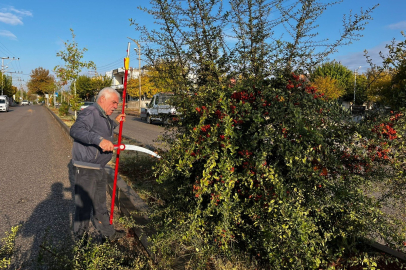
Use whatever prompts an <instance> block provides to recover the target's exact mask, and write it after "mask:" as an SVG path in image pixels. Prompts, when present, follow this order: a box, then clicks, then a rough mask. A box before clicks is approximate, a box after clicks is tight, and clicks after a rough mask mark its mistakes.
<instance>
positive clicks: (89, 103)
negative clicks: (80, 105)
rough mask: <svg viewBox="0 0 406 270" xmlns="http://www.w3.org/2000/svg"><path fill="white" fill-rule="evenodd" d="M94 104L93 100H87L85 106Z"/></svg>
mask: <svg viewBox="0 0 406 270" xmlns="http://www.w3.org/2000/svg"><path fill="white" fill-rule="evenodd" d="M92 104H93V102H85V104H84V106H89V105H92Z"/></svg>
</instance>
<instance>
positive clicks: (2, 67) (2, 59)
mask: <svg viewBox="0 0 406 270" xmlns="http://www.w3.org/2000/svg"><path fill="white" fill-rule="evenodd" d="M5 59H9V60H10V61H13V60H20V58H15V57H13V58H11V59H10V57H9V56H7V57H1V95H3V90H4V89H3V88H4V86H3V85H4V83H3V81H4V60H5ZM6 68H7V67H6Z"/></svg>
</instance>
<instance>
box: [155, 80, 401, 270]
mask: <svg viewBox="0 0 406 270" xmlns="http://www.w3.org/2000/svg"><path fill="white" fill-rule="evenodd" d="M275 85H278V87H277V88H275ZM280 85H284V86H283V87H280ZM199 90H201V91H200V92H197V94H196V95H184V96H182V97H181V96H179V100H178V101H177V104H178V105H177V106H178V107H179V108H180V109H179V110H180V111H181V113H182V119H180V120H179V126H178V127H177V130H178V133H177V137H176V139H175V140H172V147H171V149H170V150H169V151H168V152H167V153H166V154H165V157H164V158H163V159H162V160H161V161H160V163H159V166H158V168H157V175H158V176H159V181H160V182H161V183H163V184H165V185H166V186H167V188H168V193H169V194H170V195H168V197H167V198H165V199H166V205H165V207H166V211H165V216H164V217H163V216H160V220H161V224H163V227H162V228H161V230H162V232H166V231H167V230H171V231H172V233H173V231H176V232H177V233H178V234H179V238H178V239H182V240H179V241H182V242H184V243H186V244H187V245H193V246H195V247H196V249H197V250H199V251H200V253H199V254H204V253H205V252H206V253H207V254H216V253H221V252H224V253H239V254H241V253H243V254H249V255H250V256H252V257H255V258H256V259H257V260H259V261H262V262H266V263H268V264H270V265H273V266H275V269H277V268H278V267H279V268H284V267H287V268H288V269H301V268H306V269H313V268H317V267H321V268H323V267H324V268H325V267H327V265H328V264H329V263H330V262H334V261H336V260H337V259H338V258H340V257H341V256H343V255H344V254H345V253H346V252H352V251H353V250H352V247H354V246H355V244H356V242H357V240H358V239H360V238H362V237H365V236H368V235H371V234H372V233H374V234H376V235H381V236H382V237H385V239H390V240H392V242H397V241H398V240H399V239H398V238H396V234H395V233H392V229H388V228H393V226H392V225H393V224H394V222H395V221H394V220H393V219H387V218H385V217H384V216H383V214H382V212H381V208H380V206H381V203H382V202H383V199H384V196H379V199H381V201H377V199H376V198H375V197H374V196H372V195H371V194H372V191H371V189H370V188H373V187H377V186H379V185H381V184H383V183H384V181H386V180H387V179H388V176H394V175H398V176H400V175H399V174H398V173H397V171H398V169H399V168H396V166H400V165H399V164H398V165H395V164H397V163H396V161H395V160H396V159H397V155H399V154H400V153H398V154H395V151H394V150H393V148H392V147H393V142H394V141H399V142H400V139H399V136H398V133H397V132H396V126H397V122H398V121H400V120H403V115H401V114H394V115H392V116H391V118H390V120H388V121H389V122H386V123H383V122H382V123H383V124H378V123H377V122H376V121H371V120H370V119H367V120H366V121H365V123H362V124H357V123H355V122H354V121H352V120H351V116H350V115H349V114H348V113H347V112H346V111H344V110H343V109H342V107H341V106H340V105H338V104H337V102H335V101H330V100H327V99H326V98H324V95H323V94H322V93H320V92H318V91H317V89H315V88H314V87H311V86H309V85H307V83H306V82H305V81H303V80H301V79H300V78H299V76H297V75H295V74H293V75H292V76H290V77H289V78H286V79H285V80H278V81H277V82H276V83H274V82H272V81H271V82H263V83H262V84H258V83H255V84H254V83H251V82H249V81H245V82H242V83H241V84H237V85H235V86H234V87H233V88H230V87H229V88H222V87H218V88H213V89H204V91H203V89H199ZM395 118H396V119H395ZM172 139H173V138H172ZM399 179H400V177H399ZM388 224H389V225H388ZM383 228H387V229H383ZM276 266H277V267H276Z"/></svg>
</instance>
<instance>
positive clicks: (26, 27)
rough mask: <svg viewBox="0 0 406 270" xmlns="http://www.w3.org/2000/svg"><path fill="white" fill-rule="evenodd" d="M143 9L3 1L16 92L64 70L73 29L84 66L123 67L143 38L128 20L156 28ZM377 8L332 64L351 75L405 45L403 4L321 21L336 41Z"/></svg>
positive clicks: (4, 36)
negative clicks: (36, 77)
mask: <svg viewBox="0 0 406 270" xmlns="http://www.w3.org/2000/svg"><path fill="white" fill-rule="evenodd" d="M292 1H293V0H292ZM141 3H143V5H144V4H146V3H147V2H146V1H103V0H101V1H93V0H88V1H77V0H71V1H45V0H2V1H1V3H0V57H10V58H13V57H15V58H20V60H19V61H10V60H8V59H5V60H4V61H3V63H4V66H8V68H7V69H6V71H8V72H22V74H16V73H9V74H11V75H12V76H13V82H14V85H16V86H18V84H17V83H16V81H17V77H18V76H19V77H20V78H21V79H22V80H24V81H23V82H22V83H23V84H25V83H26V82H27V81H28V80H29V74H30V72H31V70H33V69H35V68H37V67H43V68H45V69H48V70H50V71H52V70H53V68H54V67H55V66H56V65H63V64H64V63H63V61H62V60H61V59H60V58H58V57H56V53H57V52H59V51H61V50H64V49H65V47H64V42H65V41H67V40H71V39H72V38H71V33H70V30H69V29H70V28H72V29H73V30H74V31H75V34H76V42H77V43H78V45H79V47H80V48H84V47H86V48H87V49H88V51H87V52H86V53H85V54H84V58H83V60H85V61H89V60H92V61H94V62H95V63H96V66H97V71H98V72H99V73H101V74H104V72H106V71H109V70H112V69H115V68H118V67H122V66H123V58H124V57H125V56H126V49H127V43H128V42H129V41H130V40H129V39H128V38H127V37H130V38H133V39H138V37H139V33H137V32H136V31H135V30H134V27H132V26H130V22H129V19H130V18H133V19H136V20H137V21H138V22H140V23H141V24H146V25H149V26H150V27H153V19H152V18H151V17H150V16H149V15H147V14H146V13H144V12H142V11H140V10H138V9H137V6H139V5H140V4H141ZM378 3H379V4H380V6H379V7H378V8H377V9H375V11H374V12H373V14H372V16H373V18H374V19H373V20H372V21H371V22H370V23H369V24H368V25H367V26H366V30H365V31H363V32H362V34H363V35H364V37H363V38H361V40H359V41H356V42H354V44H352V45H349V46H346V47H341V48H339V52H338V53H336V54H334V55H333V56H332V57H330V58H331V59H336V60H339V61H341V63H343V64H344V65H346V66H347V67H348V68H350V69H352V70H353V69H354V68H358V67H359V66H362V68H361V71H365V70H366V68H367V67H368V66H367V63H366V62H365V57H364V56H363V54H364V53H363V51H364V50H365V49H366V50H368V51H369V52H370V54H371V56H372V57H373V58H374V59H376V61H379V58H378V53H379V51H381V50H384V47H385V44H387V43H389V42H390V41H391V40H392V39H393V38H395V39H397V40H402V36H401V34H400V31H402V30H403V31H405V32H406V15H405V14H406V1H405V0H344V2H343V3H342V4H340V5H336V6H334V7H333V8H332V9H330V10H327V11H326V12H325V13H324V14H323V15H322V18H321V20H320V22H319V24H320V28H319V33H320V36H319V38H320V39H321V38H324V37H328V38H332V39H335V38H337V36H338V35H339V33H340V32H339V31H340V29H341V27H340V26H341V21H342V14H344V13H348V12H349V11H350V10H353V12H358V11H359V10H360V9H361V8H364V9H366V8H368V7H372V6H373V5H375V4H378ZM403 40H404V39H403ZM134 46H135V44H134V43H131V55H130V66H132V67H138V58H137V55H136V53H135V51H134Z"/></svg>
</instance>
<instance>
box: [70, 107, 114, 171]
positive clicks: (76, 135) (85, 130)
mask: <svg viewBox="0 0 406 270" xmlns="http://www.w3.org/2000/svg"><path fill="white" fill-rule="evenodd" d="M117 126H118V124H117V122H116V121H113V120H111V119H110V118H109V117H108V116H107V115H106V114H105V112H104V111H103V109H102V108H101V107H100V106H99V104H97V103H94V104H93V105H91V106H89V107H87V108H85V109H84V110H83V111H81V112H80V114H79V115H78V118H77V119H76V122H75V123H74V124H73V126H72V127H71V128H70V136H71V137H72V138H73V139H74V142H73V148H72V162H73V165H75V166H77V167H83V168H89V169H101V168H103V167H104V166H106V164H107V163H108V162H109V161H110V159H111V157H112V154H113V152H103V150H102V149H101V148H100V147H99V144H100V142H101V141H102V140H103V139H106V140H109V141H111V142H113V130H114V128H116V127H117Z"/></svg>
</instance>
